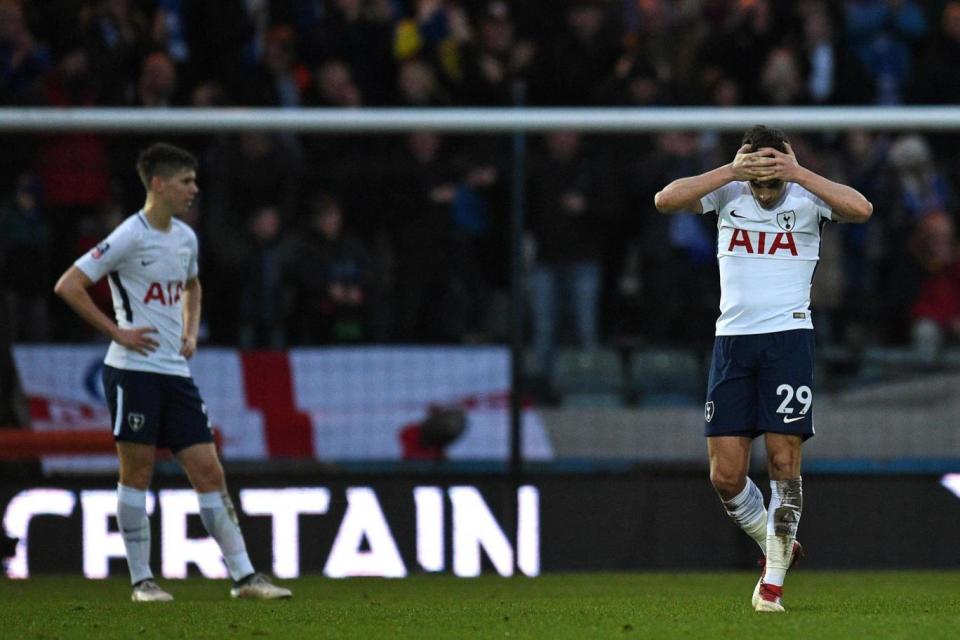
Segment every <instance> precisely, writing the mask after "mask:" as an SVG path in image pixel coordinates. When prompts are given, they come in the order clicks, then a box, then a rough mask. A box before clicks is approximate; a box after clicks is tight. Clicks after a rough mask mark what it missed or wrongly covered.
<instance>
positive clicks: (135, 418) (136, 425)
mask: <svg viewBox="0 0 960 640" xmlns="http://www.w3.org/2000/svg"><path fill="white" fill-rule="evenodd" d="M144 422H146V418H144V417H143V414H142V413H128V414H127V424H128V425H130V429H131V430H133V431H134V432H137V431H140V429H143V423H144Z"/></svg>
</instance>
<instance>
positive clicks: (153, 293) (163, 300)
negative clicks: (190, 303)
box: [143, 281, 183, 307]
mask: <svg viewBox="0 0 960 640" xmlns="http://www.w3.org/2000/svg"><path fill="white" fill-rule="evenodd" d="M182 293H183V283H182V282H176V281H170V282H168V283H167V286H166V287H164V286H163V285H162V284H161V283H159V282H151V283H150V286H149V287H147V293H146V294H145V295H144V296H143V304H150V303H151V302H159V303H160V304H161V305H162V306H164V307H165V306H167V305H170V304H178V303H179V302H180V295H181V294H182Z"/></svg>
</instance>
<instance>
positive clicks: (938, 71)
mask: <svg viewBox="0 0 960 640" xmlns="http://www.w3.org/2000/svg"><path fill="white" fill-rule="evenodd" d="M944 69H960V1H958V0H953V1H952V2H947V3H946V4H945V5H944V7H943V14H942V19H941V21H940V31H939V33H938V34H937V35H936V37H934V38H932V39H931V40H930V42H929V43H928V44H927V45H926V47H925V48H924V51H923V55H922V57H921V59H920V62H919V64H917V68H916V75H915V78H914V84H913V91H912V93H911V97H912V101H913V102H915V103H917V104H960V76H958V74H956V73H944Z"/></svg>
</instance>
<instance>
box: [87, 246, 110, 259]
mask: <svg viewBox="0 0 960 640" xmlns="http://www.w3.org/2000/svg"><path fill="white" fill-rule="evenodd" d="M109 250H110V243H109V242H101V243H100V244H98V245H97V246H95V247H94V248H93V250H92V251H90V257H91V258H93V259H94V260H99V259H100V258H102V257H103V254H105V253H106V252H107V251H109Z"/></svg>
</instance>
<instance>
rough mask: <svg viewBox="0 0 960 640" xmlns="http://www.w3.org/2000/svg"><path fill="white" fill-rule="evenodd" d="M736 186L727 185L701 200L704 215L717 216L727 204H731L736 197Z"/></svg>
mask: <svg viewBox="0 0 960 640" xmlns="http://www.w3.org/2000/svg"><path fill="white" fill-rule="evenodd" d="M734 186H735V185H734V184H733V183H731V184H726V185H724V186H722V187H720V188H719V189H717V190H716V191H711V192H710V193H708V194H707V195H705V196H703V197H702V198H700V208H701V209H703V213H704V215H707V214H717V213H718V212H719V211H720V210H721V209H722V208H723V206H724V205H725V204H727V203H728V202H730V200H732V199H733V198H734V196H735V193H734V188H733V187H734Z"/></svg>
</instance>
